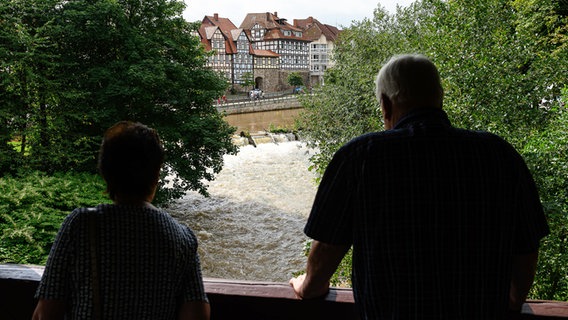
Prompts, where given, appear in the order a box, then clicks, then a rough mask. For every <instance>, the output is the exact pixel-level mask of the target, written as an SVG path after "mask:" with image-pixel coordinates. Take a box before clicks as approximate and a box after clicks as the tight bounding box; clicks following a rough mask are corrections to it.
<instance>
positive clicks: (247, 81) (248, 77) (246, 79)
mask: <svg viewBox="0 0 568 320" xmlns="http://www.w3.org/2000/svg"><path fill="white" fill-rule="evenodd" d="M241 80H242V81H243V87H245V88H248V87H251V88H252V86H254V76H253V74H252V72H248V71H247V72H245V73H243V75H242V76H241Z"/></svg>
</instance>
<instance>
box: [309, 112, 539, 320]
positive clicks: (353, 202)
mask: <svg viewBox="0 0 568 320" xmlns="http://www.w3.org/2000/svg"><path fill="white" fill-rule="evenodd" d="M304 231H305V233H306V234H307V235H308V236H310V237H311V238H313V239H316V240H318V241H321V242H325V243H330V244H341V245H349V244H352V245H353V275H352V277H353V290H354V295H355V300H356V303H357V305H358V307H359V309H360V312H361V314H362V317H363V318H365V319H503V318H504V315H505V314H506V312H507V309H508V296H509V287H510V279H511V278H510V275H511V266H512V255H513V254H523V253H531V252H534V251H535V250H537V249H538V246H539V240H540V239H541V238H542V237H544V236H545V235H546V234H548V232H549V230H548V225H547V223H546V220H545V217H544V213H543V210H542V206H541V203H540V200H539V196H538V194H537V190H536V187H535V184H534V181H533V179H532V176H531V174H530V173H529V171H528V169H527V167H526V165H525V163H524V161H523V160H522V158H521V156H520V155H519V154H518V153H517V152H516V151H515V150H514V149H513V147H512V146H511V145H509V144H508V143H506V142H505V141H504V140H502V139H501V138H499V137H497V136H495V135H493V134H490V133H486V132H473V131H466V130H461V129H457V128H454V127H452V126H451V124H450V121H449V120H448V118H447V115H446V113H445V112H444V111H442V110H441V109H422V110H419V111H416V112H413V113H411V114H410V115H408V116H406V117H404V118H403V119H401V121H399V123H398V124H397V125H396V126H395V128H393V130H388V131H383V132H377V133H370V134H366V135H363V136H361V137H358V138H356V139H354V140H352V141H351V142H349V143H348V144H346V145H345V146H344V147H342V148H341V149H340V150H339V151H338V152H337V153H336V154H335V155H334V157H333V160H332V161H331V163H330V164H329V166H328V168H327V170H326V172H325V174H324V176H323V179H322V182H321V185H320V187H319V189H318V192H317V195H316V199H315V201H314V205H313V208H312V212H311V214H310V217H309V219H308V223H307V224H306V227H305V230H304Z"/></svg>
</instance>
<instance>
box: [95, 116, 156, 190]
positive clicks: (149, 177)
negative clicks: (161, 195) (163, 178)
mask: <svg viewBox="0 0 568 320" xmlns="http://www.w3.org/2000/svg"><path fill="white" fill-rule="evenodd" d="M163 161H164V149H163V147H162V144H161V142H160V139H159V137H158V134H157V133H156V131H155V130H154V129H152V128H149V127H147V126H145V125H143V124H141V123H135V122H129V121H121V122H119V123H117V124H115V125H114V126H112V127H110V128H109V129H108V130H107V131H106V132H105V134H104V137H103V142H102V144H101V149H100V152H99V170H100V173H101V175H102V176H103V178H104V179H105V181H106V183H107V192H108V193H109V196H110V198H111V199H112V200H115V198H116V195H117V194H119V195H122V196H127V197H131V198H137V199H146V198H147V197H148V196H149V195H152V193H153V191H154V187H155V185H156V183H157V181H158V179H159V175H160V168H161V166H162V163H163Z"/></svg>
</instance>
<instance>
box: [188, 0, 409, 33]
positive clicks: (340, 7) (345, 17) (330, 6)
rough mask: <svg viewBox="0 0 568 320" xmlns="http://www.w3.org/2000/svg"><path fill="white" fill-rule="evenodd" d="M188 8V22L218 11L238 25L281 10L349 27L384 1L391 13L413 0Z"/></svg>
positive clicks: (200, 3)
mask: <svg viewBox="0 0 568 320" xmlns="http://www.w3.org/2000/svg"><path fill="white" fill-rule="evenodd" d="M184 1H185V4H186V5H187V8H186V9H185V12H184V14H183V16H184V17H185V19H186V20H187V21H197V20H199V21H201V20H202V19H203V17H204V16H212V15H213V14H215V13H218V14H219V17H222V18H229V20H231V22H233V24H235V25H236V26H237V27H238V26H239V25H240V24H241V22H242V21H243V19H244V18H245V16H246V15H247V13H263V12H272V13H274V12H277V13H278V17H280V18H284V19H288V22H289V23H291V24H293V21H294V19H306V18H308V17H309V16H312V17H314V18H315V19H317V20H319V22H321V23H324V24H329V25H332V26H336V27H338V28H341V27H342V26H343V27H348V26H350V25H351V22H352V21H353V20H356V21H361V20H363V19H364V18H371V17H372V16H373V10H374V9H376V8H377V6H378V4H380V5H381V6H382V7H383V8H385V9H387V10H388V11H390V12H393V13H394V12H395V11H396V6H397V4H398V5H399V6H403V7H405V6H408V5H409V4H410V3H412V2H413V0H371V1H369V0H347V1H346V0H311V1H310V0H279V1H275V0H272V1H270V0H264V1H263V0H184Z"/></svg>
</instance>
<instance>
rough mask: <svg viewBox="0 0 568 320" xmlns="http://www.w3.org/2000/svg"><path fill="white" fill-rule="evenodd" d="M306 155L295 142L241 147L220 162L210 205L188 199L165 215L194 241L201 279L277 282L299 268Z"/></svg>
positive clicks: (307, 186)
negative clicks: (190, 232)
mask: <svg viewBox="0 0 568 320" xmlns="http://www.w3.org/2000/svg"><path fill="white" fill-rule="evenodd" d="M312 154H313V151H311V150H310V149H308V148H307V147H306V146H305V144H304V143H302V142H299V141H292V142H283V143H278V144H274V143H266V144H259V145H257V146H256V147H254V146H252V145H248V146H244V147H241V148H240V151H239V154H238V155H226V156H225V157H224V162H225V164H224V167H223V170H222V171H221V172H220V173H219V175H218V176H217V178H216V179H215V181H213V182H211V183H209V187H208V191H209V193H210V195H211V196H210V197H209V198H205V197H203V196H201V195H199V194H198V193H196V192H190V193H188V194H187V195H186V196H185V197H184V198H183V199H181V200H179V201H178V202H177V203H176V204H175V205H173V206H172V207H171V208H170V209H169V211H170V212H171V213H172V215H173V216H174V217H176V218H177V219H178V220H180V221H182V222H184V223H186V224H187V225H188V226H189V227H190V228H192V230H193V231H194V232H195V233H196V234H197V236H198V238H199V241H200V249H199V252H200V256H201V262H202V269H203V273H204V276H206V277H213V278H227V279H240V280H257V281H278V282H282V281H286V280H287V279H289V278H290V277H291V276H292V273H293V272H296V271H299V270H302V269H303V268H304V266H305V260H306V258H305V257H304V256H303V253H302V252H303V247H304V243H305V241H306V240H307V238H306V236H305V235H304V234H303V232H302V229H303V227H304V224H305V222H306V218H307V216H308V214H309V211H310V208H311V205H312V202H313V198H314V196H315V192H316V190H317V187H316V185H315V182H314V179H315V175H314V173H312V172H310V171H309V170H308V167H309V165H310V162H309V157H310V156H311V155H312Z"/></svg>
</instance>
